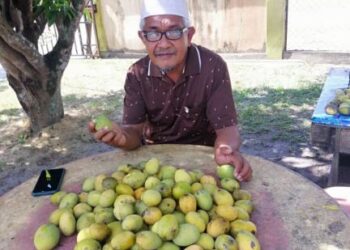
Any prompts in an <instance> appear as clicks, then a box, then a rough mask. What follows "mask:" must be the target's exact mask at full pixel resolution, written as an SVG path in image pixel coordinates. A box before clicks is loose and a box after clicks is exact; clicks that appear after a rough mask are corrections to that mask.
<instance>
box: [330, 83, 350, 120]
mask: <svg viewBox="0 0 350 250" xmlns="http://www.w3.org/2000/svg"><path fill="white" fill-rule="evenodd" d="M325 112H326V114H328V115H336V114H341V115H350V88H347V89H337V90H336V91H335V97H334V99H333V100H331V101H330V102H329V103H328V104H327V105H326V107H325Z"/></svg>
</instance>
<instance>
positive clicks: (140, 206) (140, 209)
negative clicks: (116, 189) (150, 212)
mask: <svg viewBox="0 0 350 250" xmlns="http://www.w3.org/2000/svg"><path fill="white" fill-rule="evenodd" d="M147 208H148V207H147V206H146V204H145V203H144V202H143V201H141V200H137V201H136V202H135V211H136V213H137V214H138V215H141V216H142V215H143V213H144V212H145V211H146V209H147Z"/></svg>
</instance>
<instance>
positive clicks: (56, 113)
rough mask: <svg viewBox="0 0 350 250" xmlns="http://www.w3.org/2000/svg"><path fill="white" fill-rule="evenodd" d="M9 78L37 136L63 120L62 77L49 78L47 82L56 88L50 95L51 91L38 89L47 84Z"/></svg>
mask: <svg viewBox="0 0 350 250" xmlns="http://www.w3.org/2000/svg"><path fill="white" fill-rule="evenodd" d="M50 75H51V74H50ZM7 77H8V81H9V84H10V86H11V87H12V88H13V89H14V91H15V92H16V95H17V98H18V100H19V102H20V104H21V106H22V108H23V110H24V111H25V112H26V114H27V115H28V118H29V122H30V130H31V132H32V133H34V134H36V133H38V132H39V131H40V130H41V129H42V128H45V127H47V126H49V125H52V124H54V123H56V122H59V121H60V120H61V119H62V118H63V116H64V111H63V103H62V98H61V84H60V81H61V75H60V76H56V75H55V76H49V78H48V80H47V81H49V82H51V84H52V85H54V86H55V89H54V90H53V91H52V93H50V90H45V89H42V88H37V87H38V86H46V85H47V84H45V83H38V82H37V81H35V80H33V79H28V78H27V79H24V80H23V81H18V80H16V79H15V78H14V77H12V76H10V75H7ZM51 84H50V85H51ZM33 86H35V87H33Z"/></svg>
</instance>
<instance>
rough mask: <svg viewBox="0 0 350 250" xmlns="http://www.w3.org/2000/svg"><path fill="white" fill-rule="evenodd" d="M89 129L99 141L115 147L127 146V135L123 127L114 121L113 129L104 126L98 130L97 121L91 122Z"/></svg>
mask: <svg viewBox="0 0 350 250" xmlns="http://www.w3.org/2000/svg"><path fill="white" fill-rule="evenodd" d="M88 129H89V131H90V132H91V133H92V134H93V136H94V137H95V139H96V140H98V141H101V142H104V143H106V144H108V145H110V146H113V147H120V148H123V147H125V146H126V135H125V133H124V132H123V129H122V128H121V127H120V126H119V125H118V124H116V123H113V127H112V129H107V128H102V129H100V130H98V131H96V129H95V123H94V122H89V124H88Z"/></svg>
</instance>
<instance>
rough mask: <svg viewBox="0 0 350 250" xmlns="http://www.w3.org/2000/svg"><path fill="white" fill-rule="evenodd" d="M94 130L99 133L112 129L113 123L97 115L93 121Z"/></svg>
mask: <svg viewBox="0 0 350 250" xmlns="http://www.w3.org/2000/svg"><path fill="white" fill-rule="evenodd" d="M93 121H94V123H95V129H96V131H99V130H101V129H112V127H113V123H112V121H111V120H110V119H109V118H108V117H107V116H106V115H99V116H97V117H96V118H95V119H94V120H93Z"/></svg>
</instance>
